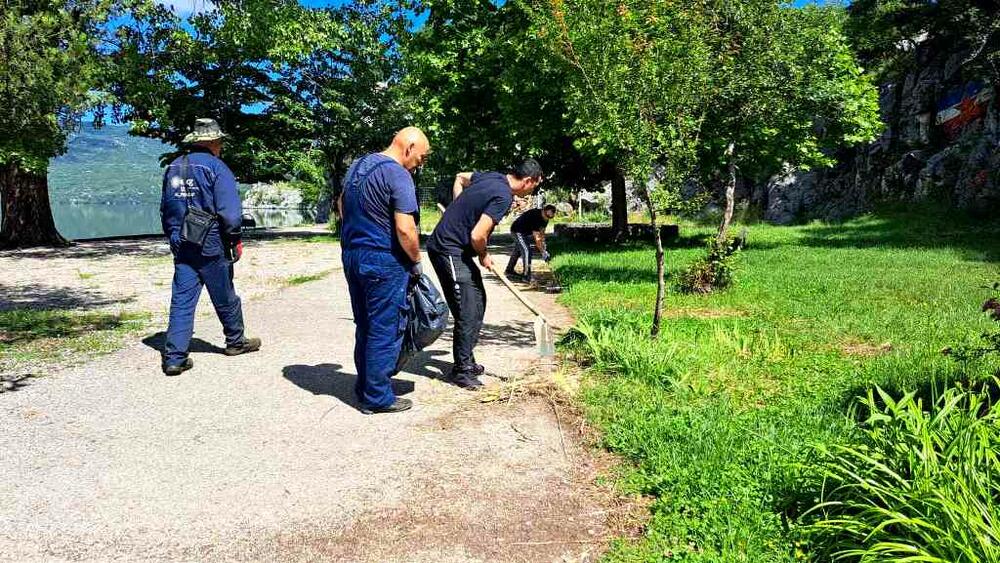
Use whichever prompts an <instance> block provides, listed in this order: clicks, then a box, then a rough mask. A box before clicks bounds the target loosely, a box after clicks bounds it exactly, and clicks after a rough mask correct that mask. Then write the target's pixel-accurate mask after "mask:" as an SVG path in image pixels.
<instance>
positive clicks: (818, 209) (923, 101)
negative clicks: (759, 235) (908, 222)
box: [754, 46, 1000, 223]
mask: <svg viewBox="0 0 1000 563" xmlns="http://www.w3.org/2000/svg"><path fill="white" fill-rule="evenodd" d="M914 57H915V61H914V63H915V64H914V66H913V69H912V70H910V71H909V72H906V73H904V74H902V76H901V77H900V78H899V79H898V80H896V81H893V82H889V83H886V84H883V85H882V87H881V89H880V99H879V106H880V109H881V113H882V118H883V121H884V122H885V125H886V128H885V131H884V132H883V134H882V135H881V136H880V137H879V138H878V139H877V140H876V141H875V142H873V143H871V144H868V145H865V146H862V147H858V148H855V149H852V150H847V151H844V152H843V153H842V154H840V155H839V158H838V160H839V162H840V164H839V165H837V166H836V167H834V168H831V169H825V170H813V171H809V172H790V173H785V174H782V175H779V176H776V177H774V178H772V179H771V180H770V181H769V182H768V183H767V184H766V185H765V186H759V187H758V188H757V189H756V190H755V193H754V199H756V200H757V203H759V204H761V205H762V206H763V208H764V210H765V217H766V218H767V219H768V220H770V221H772V222H775V223H791V222H794V221H797V220H802V219H809V218H821V219H841V218H845V217H850V216H852V215H856V214H858V213H861V212H864V211H866V210H869V209H871V208H872V207H873V206H876V205H879V204H884V203H906V202H940V203H942V204H945V205H950V206H953V207H956V208H960V209H965V210H969V211H978V212H990V211H994V210H997V209H1000V105H998V98H1000V96H998V95H997V91H998V87H997V86H998V85H997V84H995V83H992V81H991V80H989V79H988V78H984V77H980V78H975V77H973V78H970V77H968V76H964V75H963V73H962V61H963V60H964V58H965V54H964V53H950V54H948V53H935V52H933V51H932V50H931V49H930V48H929V47H926V46H921V47H920V48H917V49H916V50H915V51H914Z"/></svg>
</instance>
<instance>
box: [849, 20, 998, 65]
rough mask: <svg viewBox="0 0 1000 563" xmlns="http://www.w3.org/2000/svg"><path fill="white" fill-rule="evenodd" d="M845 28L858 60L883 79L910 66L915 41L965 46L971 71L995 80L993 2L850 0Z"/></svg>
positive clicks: (955, 47)
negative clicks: (873, 69)
mask: <svg viewBox="0 0 1000 563" xmlns="http://www.w3.org/2000/svg"><path fill="white" fill-rule="evenodd" d="M848 12H849V14H850V18H849V19H848V21H847V32H848V35H849V36H850V38H851V40H852V42H853V44H854V46H855V48H856V49H857V51H858V54H859V56H860V58H861V60H862V61H864V62H866V63H870V64H871V65H872V66H874V67H876V69H877V70H878V74H879V75H880V76H881V77H885V75H887V74H892V73H894V72H896V71H898V70H900V69H901V67H903V66H904V65H907V64H912V63H913V61H914V59H913V57H912V56H909V55H908V52H909V51H912V50H913V49H914V48H915V47H916V46H917V45H918V44H923V43H929V44H930V45H932V46H936V47H940V48H942V49H947V50H949V51H951V52H955V51H956V50H964V51H965V52H966V53H967V55H966V57H965V58H964V60H963V61H962V65H963V67H965V68H966V69H967V70H968V71H969V73H970V74H974V75H975V74H990V75H992V77H993V80H994V81H1000V18H998V17H997V14H998V12H1000V3H998V2H997V0H948V1H944V2H940V1H937V0H855V1H853V2H851V3H850V6H849V7H848Z"/></svg>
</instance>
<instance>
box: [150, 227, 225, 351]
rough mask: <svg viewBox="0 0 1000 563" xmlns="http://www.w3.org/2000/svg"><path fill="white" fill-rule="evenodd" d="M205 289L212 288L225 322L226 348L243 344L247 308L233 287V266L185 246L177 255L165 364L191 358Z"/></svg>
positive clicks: (221, 319)
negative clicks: (195, 322)
mask: <svg viewBox="0 0 1000 563" xmlns="http://www.w3.org/2000/svg"><path fill="white" fill-rule="evenodd" d="M203 286H204V287H207V288H208V296H209V297H210V298H211V299H212V305H214V306H215V313H216V314H217V315H218V316H219V321H220V322H221V323H222V331H223V333H224V334H225V335H226V345H227V346H231V345H236V344H239V343H240V342H242V341H243V306H242V303H241V302H240V298H239V296H238V295H236V288H235V287H233V265H232V264H230V263H229V261H228V260H226V259H225V257H223V256H221V255H220V256H202V255H201V251H200V250H199V249H198V248H196V247H191V246H188V245H181V246H180V248H179V249H178V251H177V254H175V255H174V282H173V286H172V287H171V295H170V322H169V324H168V326H167V344H166V350H165V352H164V354H163V363H164V365H177V364H180V363H181V362H183V361H184V359H185V358H187V355H188V347H189V346H190V345H191V335H192V334H194V313H195V309H196V308H197V307H198V298H199V297H201V288H202V287H203Z"/></svg>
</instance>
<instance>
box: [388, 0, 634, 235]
mask: <svg viewBox="0 0 1000 563" xmlns="http://www.w3.org/2000/svg"><path fill="white" fill-rule="evenodd" d="M417 10H418V12H419V13H421V14H424V15H426V22H425V23H424V25H423V27H422V28H421V29H420V30H419V31H417V32H416V33H414V35H413V36H412V38H410V39H409V40H408V41H407V42H406V43H405V45H404V53H405V57H404V66H405V70H406V78H405V84H406V86H407V87H408V90H409V92H410V98H411V104H412V111H413V113H414V115H415V116H416V119H417V122H418V123H420V124H421V125H424V126H425V127H426V128H427V129H428V131H429V133H430V134H431V138H432V141H433V143H434V145H435V155H434V162H433V166H434V168H435V169H437V170H442V171H449V172H451V171H454V170H458V169H468V168H470V167H477V168H501V167H504V166H508V165H510V163H511V162H510V161H511V160H512V159H514V158H517V157H526V156H531V157H535V158H537V159H538V160H539V162H541V164H542V166H543V168H544V169H545V170H546V171H550V172H551V173H552V177H551V180H550V181H551V182H552V183H555V184H557V185H561V186H565V187H570V188H574V187H591V186H593V185H595V184H597V183H599V182H601V181H604V180H608V179H614V188H615V189H614V190H613V197H612V208H613V215H612V223H613V226H614V227H615V228H616V229H617V230H619V231H624V229H625V226H626V222H627V220H628V216H627V209H626V201H625V181H624V175H623V174H622V171H621V169H620V167H619V166H617V155H616V154H614V152H613V148H612V147H610V146H607V145H595V144H593V143H590V142H588V140H587V139H585V138H584V136H585V135H586V132H585V131H584V130H583V129H580V128H575V127H574V126H573V118H572V116H571V115H570V112H569V111H568V107H567V100H566V90H565V88H564V85H565V83H566V81H567V80H569V76H570V73H571V72H572V69H570V68H569V67H568V66H567V65H566V64H565V61H564V60H562V59H561V58H560V57H559V56H557V55H556V54H555V53H553V52H552V50H551V49H549V48H548V45H546V43H545V42H544V41H539V40H538V37H537V36H536V34H535V29H534V28H533V26H532V19H531V6H530V5H528V4H526V3H525V2H521V1H518V0H513V1H509V2H505V3H500V2H494V1H490V0H422V1H421V2H419V3H418V5H417Z"/></svg>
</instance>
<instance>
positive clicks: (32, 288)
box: [0, 283, 133, 311]
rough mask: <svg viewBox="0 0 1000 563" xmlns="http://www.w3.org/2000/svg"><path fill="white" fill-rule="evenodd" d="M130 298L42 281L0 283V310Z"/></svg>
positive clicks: (90, 305)
mask: <svg viewBox="0 0 1000 563" xmlns="http://www.w3.org/2000/svg"><path fill="white" fill-rule="evenodd" d="M132 300H133V298H131V297H128V298H121V297H111V296H108V295H105V294H104V293H101V292H99V291H93V290H90V289H84V288H77V287H57V286H48V285H41V284H28V285H19V286H16V287H14V286H9V285H5V284H3V283H0V311H11V310H14V309H34V310H71V309H96V308H98V307H106V306H108V305H122V304H125V303H129V302H131V301H132Z"/></svg>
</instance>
